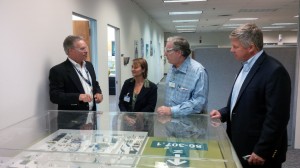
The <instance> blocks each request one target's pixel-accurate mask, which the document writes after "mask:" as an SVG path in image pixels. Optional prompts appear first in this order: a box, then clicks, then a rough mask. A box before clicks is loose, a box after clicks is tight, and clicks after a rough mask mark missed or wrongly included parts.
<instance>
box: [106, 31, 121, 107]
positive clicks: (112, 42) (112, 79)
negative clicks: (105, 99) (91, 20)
mask: <svg viewBox="0 0 300 168" xmlns="http://www.w3.org/2000/svg"><path fill="white" fill-rule="evenodd" d="M119 32H120V30H119V29H118V28H116V27H114V26H111V25H108V26H107V57H108V74H109V75H108V78H109V79H108V81H109V83H108V84H109V102H110V103H109V104H110V105H109V111H118V109H119V108H118V106H117V104H118V97H119V92H120V88H121V86H120V82H119V81H120V78H121V73H120V33H119Z"/></svg>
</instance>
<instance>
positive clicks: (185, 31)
mask: <svg viewBox="0 0 300 168" xmlns="http://www.w3.org/2000/svg"><path fill="white" fill-rule="evenodd" d="M177 32H178V33H195V32H196V31H177Z"/></svg>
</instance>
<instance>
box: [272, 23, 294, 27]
mask: <svg viewBox="0 0 300 168" xmlns="http://www.w3.org/2000/svg"><path fill="white" fill-rule="evenodd" d="M295 24H297V23H273V24H272V26H287V25H295Z"/></svg>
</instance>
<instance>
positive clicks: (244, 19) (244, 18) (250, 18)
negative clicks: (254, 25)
mask: <svg viewBox="0 0 300 168" xmlns="http://www.w3.org/2000/svg"><path fill="white" fill-rule="evenodd" d="M257 19H258V18H231V19H229V20H257Z"/></svg>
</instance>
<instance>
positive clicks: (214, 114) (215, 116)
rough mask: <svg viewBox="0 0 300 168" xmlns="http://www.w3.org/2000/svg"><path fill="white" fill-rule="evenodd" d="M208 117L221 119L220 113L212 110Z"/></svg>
mask: <svg viewBox="0 0 300 168" xmlns="http://www.w3.org/2000/svg"><path fill="white" fill-rule="evenodd" d="M209 115H210V118H211V119H221V113H220V112H219V111H218V110H212V111H211V112H210V113H209Z"/></svg>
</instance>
